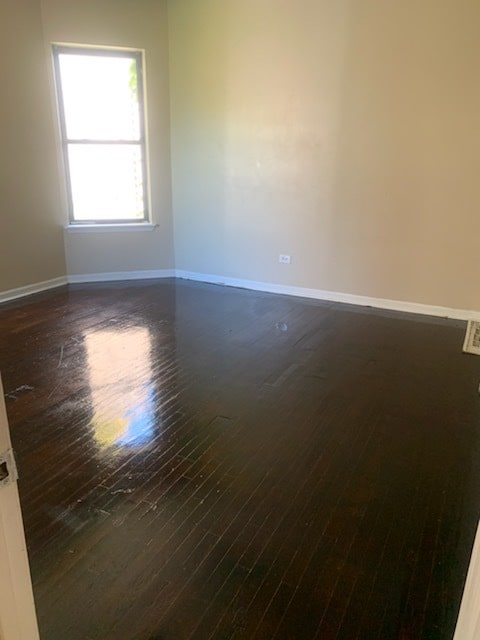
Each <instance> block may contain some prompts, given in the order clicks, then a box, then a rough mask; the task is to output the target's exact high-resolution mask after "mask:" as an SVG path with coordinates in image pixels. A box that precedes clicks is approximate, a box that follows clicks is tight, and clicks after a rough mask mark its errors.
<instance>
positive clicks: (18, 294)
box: [0, 276, 68, 303]
mask: <svg viewBox="0 0 480 640" xmlns="http://www.w3.org/2000/svg"><path fill="white" fill-rule="evenodd" d="M66 284H68V280H67V277H66V276H61V277H60V278H52V280H44V281H43V282H36V283H35V284H27V285H26V286H24V287H18V288H16V289H9V290H8V291H0V303H1V302H8V301H9V300H17V298H24V297H25V296H31V295H32V294H33V293H40V292H41V291H47V290H48V289H55V288H57V287H62V286H63V285H66Z"/></svg>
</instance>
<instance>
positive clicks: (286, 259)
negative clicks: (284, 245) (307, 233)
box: [278, 254, 292, 264]
mask: <svg viewBox="0 0 480 640" xmlns="http://www.w3.org/2000/svg"><path fill="white" fill-rule="evenodd" d="M278 261H279V262H280V263H281V264H290V263H291V262H292V256H284V255H282V254H280V255H279V256H278Z"/></svg>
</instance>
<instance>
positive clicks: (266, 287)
mask: <svg viewBox="0 0 480 640" xmlns="http://www.w3.org/2000/svg"><path fill="white" fill-rule="evenodd" d="M176 276H177V278H183V279H185V280H195V281H197V282H208V283H211V284H222V285H225V286H228V287H239V288H241V289H251V290H253V291H265V292H267V293H280V294H284V295H289V296H298V297H301V298H313V299H315V300H326V301H329V302H343V303H346V304H355V305H360V306H363V307H375V308H377V309H389V310H391V311H404V312H407V313H417V314H421V315H427V316H437V317H440V318H452V319H455V320H474V319H479V318H480V311H471V310H467V309H452V308H450V307H437V306H433V305H429V304H420V303H418V302H404V301H403V300H389V299H387V298H370V297H367V296H360V295H355V294H352V293H339V292H337V291H327V290H324V289H308V288H306V287H294V286H289V285H282V284H272V283H269V282H256V281H254V280H241V279H238V278H226V277H224V276H215V275H209V274H205V273H196V272H193V271H183V270H181V269H177V270H176Z"/></svg>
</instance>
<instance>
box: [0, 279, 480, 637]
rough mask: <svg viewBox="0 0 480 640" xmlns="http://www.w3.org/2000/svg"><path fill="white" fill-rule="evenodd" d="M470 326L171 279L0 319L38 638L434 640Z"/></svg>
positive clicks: (93, 292)
mask: <svg viewBox="0 0 480 640" xmlns="http://www.w3.org/2000/svg"><path fill="white" fill-rule="evenodd" d="M464 332H465V324H464V323H462V322H455V321H448V320H443V319H434V318H427V317H421V316H413V315H410V316H409V315H406V314H399V313H393V312H391V313H390V312H382V311H375V310H372V309H366V308H358V307H353V306H348V305H336V304H329V303H322V302H316V301H311V300H303V299H298V298H288V297H285V296H276V295H269V294H262V293H255V292H248V291H243V290H237V289H231V288H222V287H216V286H210V285H200V284H194V283H188V282H183V281H175V280H166V281H165V280H163V281H149V282H135V283H115V284H107V285H103V284H102V285H77V286H73V287H70V288H68V289H67V288H63V289H58V290H55V291H53V292H50V293H45V294H40V295H37V296H32V297H30V298H28V299H24V300H22V301H20V302H16V303H9V304H5V305H2V306H1V307H0V369H1V372H2V376H3V380H4V387H5V392H6V402H7V411H8V415H9V419H10V425H11V431H12V440H13V443H14V447H15V450H16V455H17V461H18V466H19V471H20V483H19V488H20V494H21V501H22V506H23V511H24V519H25V527H26V535H27V541H28V547H29V555H30V560H31V567H32V574H33V582H34V591H35V596H36V603H37V609H38V616H39V622H40V627H41V634H42V639H43V640H183V639H185V640H187V639H190V640H227V639H230V640H292V639H295V640H297V639H298V640H330V639H331V640H334V639H335V640H355V639H356V640H374V639H378V640H394V639H399V640H413V639H420V638H425V639H429V640H430V639H439V640H440V639H441V640H447V639H448V640H450V639H451V638H452V636H453V630H454V627H455V621H456V616H457V613H458V608H459V604H460V599H461V594H462V588H463V582H464V579H465V576H466V572H467V568H468V562H469V556H470V551H471V546H472V544H473V539H474V535H475V529H476V524H477V521H478V518H479V514H480V491H479V486H480V447H479V436H480V396H479V393H478V385H479V382H480V358H477V357H475V356H467V355H464V354H462V353H461V347H462V341H463V337H464Z"/></svg>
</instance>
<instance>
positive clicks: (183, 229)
mask: <svg viewBox="0 0 480 640" xmlns="http://www.w3.org/2000/svg"><path fill="white" fill-rule="evenodd" d="M169 8H170V13H169V22H170V77H171V113H172V154H173V155H172V162H173V185H174V189H173V192H174V210H175V251H176V267H177V268H179V269H185V270H191V271H198V272H202V273H207V274H217V275H224V276H230V277H237V278H245V279H250V280H257V281H266V282H273V283H280V284H290V285H297V286H304V287H311V288H318V289H329V290H333V291H340V292H347V293H354V294H360V295H366V296H374V297H384V298H391V299H398V300H407V301H413V302H420V303H425V304H433V305H443V306H450V307H458V308H465V309H477V310H480V288H479V287H478V285H477V283H476V278H475V276H476V273H477V271H478V259H477V258H478V256H479V255H480V251H479V243H478V238H479V237H480V215H479V213H480V212H479V205H480V179H479V177H478V170H479V151H480V82H479V78H480V38H479V37H478V33H479V32H480V3H479V2H478V0H404V1H403V2H394V1H393V0H392V1H390V0H335V1H333V0H295V1H293V0H172V1H171V2H170V4H169ZM280 253H287V254H291V255H292V264H291V265H290V266H286V265H279V264H278V254H280Z"/></svg>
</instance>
